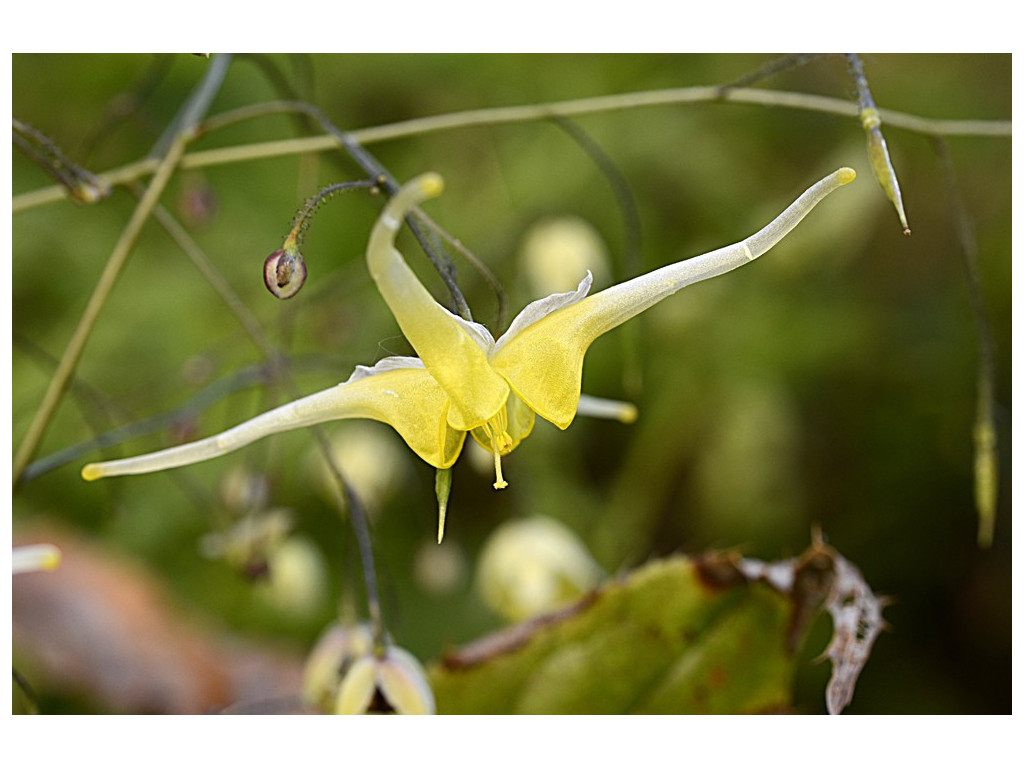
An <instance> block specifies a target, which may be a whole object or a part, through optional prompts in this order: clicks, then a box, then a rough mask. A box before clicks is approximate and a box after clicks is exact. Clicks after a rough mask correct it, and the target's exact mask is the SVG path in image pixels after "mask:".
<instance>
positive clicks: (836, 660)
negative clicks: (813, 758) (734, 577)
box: [737, 533, 887, 715]
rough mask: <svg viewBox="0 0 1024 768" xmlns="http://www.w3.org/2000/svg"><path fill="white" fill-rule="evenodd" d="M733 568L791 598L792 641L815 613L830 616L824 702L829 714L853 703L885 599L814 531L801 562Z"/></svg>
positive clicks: (749, 563)
mask: <svg viewBox="0 0 1024 768" xmlns="http://www.w3.org/2000/svg"><path fill="white" fill-rule="evenodd" d="M737 568H738V569H739V571H740V572H741V573H742V574H743V575H744V576H746V577H747V578H749V579H752V580H761V581H764V582H766V583H768V584H770V585H772V586H773V587H775V588H776V589H778V590H779V591H780V592H782V593H783V594H788V595H791V596H792V597H793V598H794V603H795V605H796V610H795V611H794V614H793V627H791V630H790V637H791V638H792V639H794V640H795V639H798V638H799V637H800V636H801V631H802V629H803V626H804V624H805V623H806V621H807V620H808V619H810V618H811V617H813V616H814V615H815V614H816V613H817V612H818V610H820V609H822V608H824V609H825V610H826V611H828V612H829V614H830V615H831V616H832V641H831V642H830V643H829V646H828V648H827V649H825V653H824V654H823V656H825V657H828V659H829V661H831V662H832V677H831V678H830V679H829V682H828V687H827V689H826V691H825V704H826V707H827V708H828V712H829V714H831V715H837V714H839V713H840V712H842V711H843V710H844V709H845V708H846V707H847V705H848V704H849V703H850V701H851V700H852V699H853V689H854V686H855V685H856V683H857V678H858V677H859V676H860V672H861V670H862V669H863V668H864V665H865V664H867V661H868V657H869V656H870V655H871V647H872V645H874V642H875V639H876V638H877V637H878V635H879V633H880V632H881V631H882V630H883V629H885V628H886V623H885V620H884V619H883V618H882V609H883V608H884V607H885V605H886V602H887V601H886V600H885V598H880V597H878V596H876V595H875V594H874V593H873V592H872V591H871V588H870V587H869V586H868V584H867V582H866V581H865V580H864V577H863V576H862V575H861V572H860V570H859V569H858V568H857V567H856V566H855V565H854V564H853V563H851V562H850V561H848V560H847V559H846V558H844V557H843V556H842V555H840V554H839V553H838V552H836V550H834V549H832V547H829V546H827V545H826V544H825V543H824V542H823V541H822V539H821V535H820V534H818V533H816V534H815V537H814V542H813V543H812V545H811V548H810V549H809V550H808V551H807V552H805V553H804V554H803V555H802V556H801V557H800V558H795V559H792V560H786V561H782V562H778V563H764V562H762V561H760V560H753V559H742V560H740V561H739V562H738V563H737Z"/></svg>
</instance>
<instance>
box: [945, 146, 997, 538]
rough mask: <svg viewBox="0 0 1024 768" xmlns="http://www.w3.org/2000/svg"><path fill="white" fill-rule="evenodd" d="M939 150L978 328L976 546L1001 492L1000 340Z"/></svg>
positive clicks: (989, 529) (948, 161)
mask: <svg viewBox="0 0 1024 768" xmlns="http://www.w3.org/2000/svg"><path fill="white" fill-rule="evenodd" d="M934 144H935V151H936V152H937V153H938V155H939V161H940V164H941V166H942V171H943V175H944V176H945V181H946V186H947V187H948V189H949V195H950V204H951V207H952V212H953V223H954V227H955V229H956V233H957V239H958V240H959V245H960V253H961V255H962V256H963V260H964V270H965V273H966V276H967V291H968V295H969V296H970V301H971V311H972V312H973V314H974V321H975V326H976V328H977V332H978V351H979V359H978V379H977V386H978V395H977V405H976V411H975V418H974V498H975V506H976V507H977V510H978V545H979V546H981V547H990V546H992V538H993V535H994V533H995V524H996V506H997V501H998V492H999V449H998V445H997V443H998V434H997V430H996V421H995V401H996V345H995V339H994V338H993V335H992V326H991V323H990V322H989V319H988V310H987V309H986V306H985V296H984V294H983V292H982V290H981V277H980V275H979V270H978V242H977V239H976V238H975V236H974V227H973V225H972V223H971V217H970V214H969V213H968V211H967V206H966V205H965V204H964V201H963V198H962V197H961V195H960V185H959V183H958V182H957V178H956V170H955V168H954V167H953V158H952V157H951V156H950V153H949V147H948V146H947V145H946V142H945V141H943V140H942V139H939V138H936V139H935V140H934Z"/></svg>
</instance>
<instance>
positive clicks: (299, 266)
mask: <svg viewBox="0 0 1024 768" xmlns="http://www.w3.org/2000/svg"><path fill="white" fill-rule="evenodd" d="M263 282H264V283H265V284H266V286H267V290H268V291H270V292H271V293H272V294H274V295H275V296H277V298H279V299H290V298H291V297H292V296H294V295H295V294H296V293H298V292H299V289H300V288H302V286H303V285H304V284H305V282H306V262H305V261H304V260H303V258H302V254H301V253H299V249H298V248H296V247H295V246H294V244H292V243H290V242H286V243H285V246H284V248H278V249H277V250H276V251H274V252H273V253H272V254H270V255H269V256H267V260H266V261H264V262H263Z"/></svg>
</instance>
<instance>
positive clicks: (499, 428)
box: [483, 406, 512, 491]
mask: <svg viewBox="0 0 1024 768" xmlns="http://www.w3.org/2000/svg"><path fill="white" fill-rule="evenodd" d="M483 431H484V433H485V434H486V435H487V438H488V440H489V441H490V443H491V453H492V454H494V477H495V483H494V488H495V490H499V491H500V490H501V489H502V488H507V487H508V483H506V482H505V478H503V477H502V476H501V455H502V454H503V453H508V452H509V451H510V450H512V438H511V437H510V436H509V434H508V413H507V412H506V411H505V406H501V410H500V411H498V412H497V413H496V414H494V416H493V417H491V420H490V421H488V422H487V423H486V424H484V425H483Z"/></svg>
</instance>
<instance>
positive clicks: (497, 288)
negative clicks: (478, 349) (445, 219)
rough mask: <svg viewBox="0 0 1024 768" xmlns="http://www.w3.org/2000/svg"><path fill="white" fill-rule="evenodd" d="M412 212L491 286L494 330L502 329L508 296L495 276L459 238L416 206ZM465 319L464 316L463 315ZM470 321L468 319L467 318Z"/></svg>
mask: <svg viewBox="0 0 1024 768" xmlns="http://www.w3.org/2000/svg"><path fill="white" fill-rule="evenodd" d="M413 212H414V213H415V214H416V219H417V220H418V221H421V222H423V223H424V224H426V225H427V227H429V228H430V229H431V230H433V231H434V232H435V233H437V235H438V237H441V238H444V240H446V241H447V242H448V244H449V245H451V247H452V248H454V249H455V250H456V251H457V252H458V253H459V254H461V255H462V257H463V258H464V259H465V260H466V261H468V262H469V263H470V264H471V265H472V266H473V268H474V269H475V270H476V271H477V272H479V273H480V275H481V277H483V279H484V280H485V281H486V282H487V284H488V285H489V286H491V290H493V291H494V295H495V297H496V298H497V300H498V318H497V321H496V322H495V327H496V328H503V327H504V326H505V320H506V318H507V317H508V294H506V293H505V289H504V288H503V287H502V285H501V281H500V280H498V277H497V275H495V274H494V272H492V271H491V268H490V267H488V266H487V265H486V264H485V263H484V262H482V261H481V260H480V258H479V257H478V256H477V255H476V254H475V253H473V252H472V251H471V250H469V248H467V247H466V246H465V245H464V244H463V242H462V241H461V240H459V238H457V237H455V236H454V235H451V234H450V233H449V232H448V231H447V230H446V229H444V228H443V227H442V226H441V225H440V224H438V223H437V222H436V221H434V219H432V218H431V217H430V216H428V215H427V214H426V213H424V212H423V210H422V209H421V208H420V207H419V206H417V207H415V208H413ZM463 317H465V315H463ZM467 319H470V318H467Z"/></svg>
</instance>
